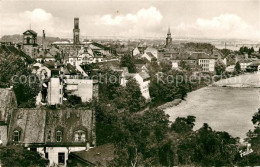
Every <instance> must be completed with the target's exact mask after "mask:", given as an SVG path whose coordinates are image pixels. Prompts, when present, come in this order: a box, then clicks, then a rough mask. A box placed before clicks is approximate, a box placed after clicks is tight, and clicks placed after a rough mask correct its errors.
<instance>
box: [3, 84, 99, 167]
mask: <svg viewBox="0 0 260 167" xmlns="http://www.w3.org/2000/svg"><path fill="white" fill-rule="evenodd" d="M0 97H1V98H0V116H1V117H0V134H1V135H0V138H1V139H0V140H1V142H0V143H2V145H6V144H8V145H21V146H23V147H25V148H27V149H28V150H31V151H37V152H39V153H41V155H42V156H43V158H46V159H48V160H49V165H48V166H55V165H59V166H61V167H62V166H64V167H65V166H67V159H68V155H69V153H70V152H73V151H82V150H86V149H87V150H88V149H89V148H91V147H94V146H95V145H96V135H95V117H94V115H95V113H94V111H92V110H89V109H87V108H79V109H55V110H51V109H44V108H31V109H28V108H17V102H16V97H15V94H14V92H13V90H12V89H0Z"/></svg>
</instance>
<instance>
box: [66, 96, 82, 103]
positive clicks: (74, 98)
mask: <svg viewBox="0 0 260 167" xmlns="http://www.w3.org/2000/svg"><path fill="white" fill-rule="evenodd" d="M67 100H68V103H69V104H71V105H77V104H82V100H81V97H79V96H77V95H69V96H68V98H67Z"/></svg>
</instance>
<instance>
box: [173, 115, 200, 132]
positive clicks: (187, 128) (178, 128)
mask: <svg viewBox="0 0 260 167" xmlns="http://www.w3.org/2000/svg"><path fill="white" fill-rule="evenodd" d="M195 118H196V117H194V116H190V115H189V116H188V117H187V118H183V117H178V118H176V119H175V122H174V123H172V125H171V129H172V130H173V131H175V132H176V133H187V132H191V131H192V128H193V127H194V125H195Z"/></svg>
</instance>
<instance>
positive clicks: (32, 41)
mask: <svg viewBox="0 0 260 167" xmlns="http://www.w3.org/2000/svg"><path fill="white" fill-rule="evenodd" d="M37 47H38V44H37V33H36V32H35V31H33V30H27V31H25V32H24V33H23V51H24V52H25V53H26V54H27V55H29V56H30V57H31V58H35V57H36V54H37Z"/></svg>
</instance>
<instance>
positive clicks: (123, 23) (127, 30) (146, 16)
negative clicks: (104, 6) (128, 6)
mask: <svg viewBox="0 0 260 167" xmlns="http://www.w3.org/2000/svg"><path fill="white" fill-rule="evenodd" d="M95 19H96V21H95V24H96V25H102V26H105V27H106V28H108V29H110V30H111V31H114V32H117V34H119V35H126V36H144V35H146V36H147V35H149V34H152V33H156V30H158V29H161V27H160V26H161V21H162V19H163V16H162V14H161V12H160V11H159V10H158V9H157V8H155V7H153V6H151V7H149V8H143V9H140V10H138V11H137V12H136V13H128V14H125V15H111V14H106V15H102V16H97V17H96V18H95Z"/></svg>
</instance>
